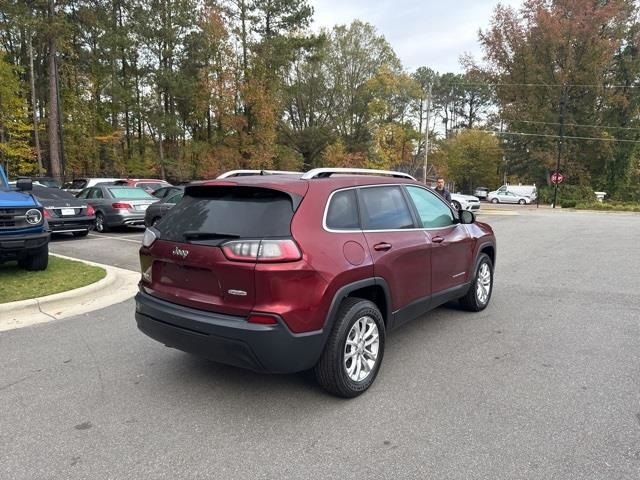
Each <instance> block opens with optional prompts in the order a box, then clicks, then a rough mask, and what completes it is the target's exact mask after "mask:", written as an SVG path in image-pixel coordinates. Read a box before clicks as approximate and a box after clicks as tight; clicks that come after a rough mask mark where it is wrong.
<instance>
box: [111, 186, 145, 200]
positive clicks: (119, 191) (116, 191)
mask: <svg viewBox="0 0 640 480" xmlns="http://www.w3.org/2000/svg"><path fill="white" fill-rule="evenodd" d="M109 192H111V195H113V198H127V199H133V200H135V199H140V200H157V198H156V197H152V196H151V195H149V194H148V193H147V192H145V191H144V190H141V189H140V188H135V187H122V188H118V187H114V188H110V189H109Z"/></svg>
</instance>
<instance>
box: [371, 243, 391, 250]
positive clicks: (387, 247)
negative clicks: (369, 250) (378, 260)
mask: <svg viewBox="0 0 640 480" xmlns="http://www.w3.org/2000/svg"><path fill="white" fill-rule="evenodd" d="M373 249H374V250H377V251H379V252H380V251H382V252H386V251H387V250H391V244H390V243H386V242H382V243H376V244H375V245H374V246H373Z"/></svg>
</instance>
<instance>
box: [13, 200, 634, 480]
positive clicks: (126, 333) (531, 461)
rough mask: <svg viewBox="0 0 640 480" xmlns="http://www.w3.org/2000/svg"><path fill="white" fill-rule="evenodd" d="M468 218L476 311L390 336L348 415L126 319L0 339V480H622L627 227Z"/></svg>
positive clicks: (607, 217)
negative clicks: (486, 289) (489, 262)
mask: <svg viewBox="0 0 640 480" xmlns="http://www.w3.org/2000/svg"><path fill="white" fill-rule="evenodd" d="M481 218H482V219H483V220H486V221H488V222H489V223H491V224H492V225H493V226H494V228H495V230H496V234H497V238H498V261H497V270H496V284H495V291H494V295H493V299H492V303H491V304H490V306H489V307H488V308H487V309H486V310H485V311H483V312H481V313H479V314H470V313H466V312H462V311H459V310H455V309H450V308H440V309H437V310H436V311H434V312H431V313H430V314H428V315H426V316H424V317H423V318H421V319H418V320H416V321H414V322H412V323H410V324H408V325H406V326H405V327H403V328H401V329H400V330H399V331H396V332H394V333H393V334H391V335H390V336H389V338H388V342H387V349H386V353H385V357H384V364H383V366H382V369H381V371H380V375H379V376H378V378H377V380H376V383H375V384H374V386H373V387H372V388H371V389H370V390H369V391H368V392H367V393H365V394H364V395H362V396H361V397H358V398H356V399H353V400H341V399H337V398H334V397H331V396H329V395H327V394H325V393H324V392H323V391H322V390H320V388H318V387H317V386H316V384H315V382H314V380H313V378H312V376H311V375H309V374H306V373H305V374H298V375H287V376H276V375H260V374H255V373H252V372H248V371H245V370H240V369H236V368H232V367H226V366H222V365H217V364H214V363H210V362H207V361H204V360H200V359H197V358H194V357H192V356H190V355H187V354H184V353H181V352H178V351H175V350H171V349H168V348H166V347H164V346H163V345H160V344H158V343H156V342H154V341H152V340H150V339H148V338H147V337H145V336H144V335H143V334H141V333H140V332H138V331H137V329H136V327H135V321H134V318H133V312H134V303H133V301H128V302H125V303H122V304H119V305H114V306H112V307H110V308H108V309H105V310H102V311H100V312H94V313H92V314H89V315H86V316H82V317H77V318H74V319H69V320H63V321H58V322H53V323H50V324H47V325H42V326H38V327H33V328H25V329H21V330H15V331H11V332H5V333H2V334H0V362H1V364H2V366H3V368H2V369H0V403H1V404H2V415H1V416H0V451H1V452H2V454H1V455H0V472H2V473H1V476H2V477H3V478H11V479H12V480H19V479H25V480H26V479H29V480H31V479H34V478H46V479H50V478H56V479H58V478H60V479H76V478H77V479H80V478H82V479H107V478H109V479H140V478H153V479H163V478H166V479H176V478H194V479H204V478H220V479H249V478H251V479H253V478H265V479H271V478H277V479H289V478H290V479H307V478H313V479H324V478H326V479H335V478H340V479H362V478H372V479H382V478H384V479H426V478H433V479H438V480H442V479H467V478H472V479H490V480H495V479H509V480H511V479H545V480H546V479H562V480H565V479H580V480H583V479H616V480H618V479H629V480H635V479H637V478H639V475H640V394H639V392H640V354H639V353H638V352H639V351H640V349H639V338H640V326H639V320H638V318H639V316H640V295H638V291H640V275H639V274H638V272H639V271H640V255H638V250H637V244H638V238H640V216H639V215H632V214H629V215H626V214H599V213H583V212H575V213H571V212H566V211H561V210H556V211H555V212H553V211H546V212H544V213H541V214H538V213H536V214H521V215H517V216H495V217H491V216H488V215H487V216H485V217H481ZM115 235H118V234H115ZM126 238H128V237H126ZM111 241H112V240H97V239H96V240H87V241H86V243H89V244H93V245H96V248H100V247H99V245H105V244H106V243H105V242H111ZM83 242H84V241H83ZM69 243H70V244H74V245H75V244H76V243H78V244H80V242H73V241H72V242H69ZM120 244H122V245H121V247H120V248H121V249H124V248H127V245H128V244H127V242H120V243H119V244H118V245H120ZM65 245H66V244H65ZM132 246H133V245H132ZM133 247H135V246H133ZM57 248H58V243H56V245H55V246H54V248H53V249H57Z"/></svg>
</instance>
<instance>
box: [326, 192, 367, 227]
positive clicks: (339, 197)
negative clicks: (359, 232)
mask: <svg viewBox="0 0 640 480" xmlns="http://www.w3.org/2000/svg"><path fill="white" fill-rule="evenodd" d="M327 228H331V229H333V230H354V229H359V228H360V221H359V220H358V203H357V201H356V191H355V190H354V189H351V190H343V191H341V192H337V193H336V194H334V195H333V196H332V197H331V203H329V209H328V210H327Z"/></svg>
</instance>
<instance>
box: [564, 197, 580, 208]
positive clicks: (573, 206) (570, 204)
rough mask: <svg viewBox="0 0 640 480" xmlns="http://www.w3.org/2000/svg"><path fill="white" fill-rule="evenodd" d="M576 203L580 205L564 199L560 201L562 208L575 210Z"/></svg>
mask: <svg viewBox="0 0 640 480" xmlns="http://www.w3.org/2000/svg"><path fill="white" fill-rule="evenodd" d="M576 203H578V202H577V201H575V200H568V199H563V200H561V201H560V206H561V207H562V208H575V206H576Z"/></svg>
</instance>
